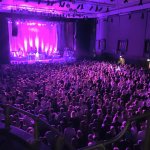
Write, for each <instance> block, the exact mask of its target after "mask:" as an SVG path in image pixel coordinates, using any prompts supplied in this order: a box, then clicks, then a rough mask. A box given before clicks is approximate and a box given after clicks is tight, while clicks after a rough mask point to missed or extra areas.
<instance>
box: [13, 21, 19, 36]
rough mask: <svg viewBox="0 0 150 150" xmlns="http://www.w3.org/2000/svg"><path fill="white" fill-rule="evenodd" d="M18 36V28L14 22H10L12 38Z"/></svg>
mask: <svg viewBox="0 0 150 150" xmlns="http://www.w3.org/2000/svg"><path fill="white" fill-rule="evenodd" d="M17 35H18V27H17V24H16V23H15V22H12V36H17Z"/></svg>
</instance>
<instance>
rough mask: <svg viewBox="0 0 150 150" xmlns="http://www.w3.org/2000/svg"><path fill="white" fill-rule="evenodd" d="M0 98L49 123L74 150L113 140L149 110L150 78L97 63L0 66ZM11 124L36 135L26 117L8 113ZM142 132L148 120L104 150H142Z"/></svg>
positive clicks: (43, 134)
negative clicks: (130, 119) (62, 135)
mask: <svg viewBox="0 0 150 150" xmlns="http://www.w3.org/2000/svg"><path fill="white" fill-rule="evenodd" d="M0 99H1V103H3V104H10V105H13V106H15V107H18V108H20V109H23V110H25V111H27V112H30V113H32V114H34V115H36V116H38V117H39V118H41V119H42V120H44V121H46V122H48V123H49V124H50V125H52V126H53V127H55V128H57V129H58V130H59V132H60V133H63V134H64V136H65V138H66V139H67V140H68V142H70V143H72V145H73V146H74V147H75V148H76V149H78V148H81V147H85V146H91V145H94V144H96V142H97V141H103V140H109V139H111V138H113V137H115V136H116V135H117V134H118V133H119V132H120V131H122V130H123V129H124V127H125V126H126V121H127V119H129V118H131V117H133V116H135V115H140V114H144V113H145V112H148V111H149V107H150V74H149V72H147V71H146V70H145V69H143V68H136V67H134V66H131V65H117V64H112V63H108V62H98V61H82V62H76V63H74V64H31V65H28V64H20V65H6V66H2V67H1V73H0ZM10 119H11V123H12V125H14V126H17V127H19V128H21V129H23V130H25V131H27V132H28V133H30V134H34V130H33V124H34V122H33V120H32V119H30V118H29V117H28V116H25V115H23V114H20V113H18V112H12V113H11V115H10ZM146 127H147V120H146V119H142V120H140V121H137V122H132V123H131V126H130V128H129V130H128V132H126V134H125V135H124V136H123V138H121V140H120V141H119V142H116V143H113V144H112V145H110V147H108V149H109V150H111V149H112V150H130V149H132V150H138V149H140V146H142V144H143V140H144V137H145V129H146ZM40 131H41V132H40V135H41V137H43V138H45V139H46V142H47V144H49V145H50V144H51V141H52V140H53V137H52V136H53V135H52V133H51V131H46V130H45V128H44V127H43V128H42V125H41V130H40Z"/></svg>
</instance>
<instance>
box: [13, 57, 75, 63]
mask: <svg viewBox="0 0 150 150" xmlns="http://www.w3.org/2000/svg"><path fill="white" fill-rule="evenodd" d="M75 61H76V59H75V58H74V57H67V58H66V57H61V58H51V59H44V60H40V59H39V60H11V64H34V63H69V62H75Z"/></svg>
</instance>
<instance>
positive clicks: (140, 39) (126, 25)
mask: <svg viewBox="0 0 150 150" xmlns="http://www.w3.org/2000/svg"><path fill="white" fill-rule="evenodd" d="M142 13H144V17H142ZM105 20H106V18H105V19H104V18H102V19H99V23H98V24H97V37H96V40H97V41H98V40H100V39H106V50H105V51H106V52H109V53H112V54H116V53H115V52H116V50H117V43H118V40H126V39H127V40H128V50H127V52H126V54H125V57H126V58H128V59H142V58H143V53H144V40H145V39H148V38H149V39H150V28H149V27H150V12H148V11H137V12H132V14H131V18H129V14H124V15H114V16H109V17H108V18H107V21H105ZM96 47H97V46H96ZM97 51H98V49H97Z"/></svg>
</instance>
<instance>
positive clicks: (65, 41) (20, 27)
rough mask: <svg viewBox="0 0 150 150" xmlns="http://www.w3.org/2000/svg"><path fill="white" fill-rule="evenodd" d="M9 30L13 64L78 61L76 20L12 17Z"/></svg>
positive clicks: (10, 53) (9, 21)
mask: <svg viewBox="0 0 150 150" xmlns="http://www.w3.org/2000/svg"><path fill="white" fill-rule="evenodd" d="M66 29H67V30H66ZM8 31H9V47H10V52H9V56H10V57H9V58H10V63H11V64H33V63H66V62H73V61H75V50H74V47H75V45H74V43H75V42H74V34H73V24H72V23H71V24H70V23H69V24H68V23H56V22H46V21H34V20H25V21H23V20H8Z"/></svg>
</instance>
